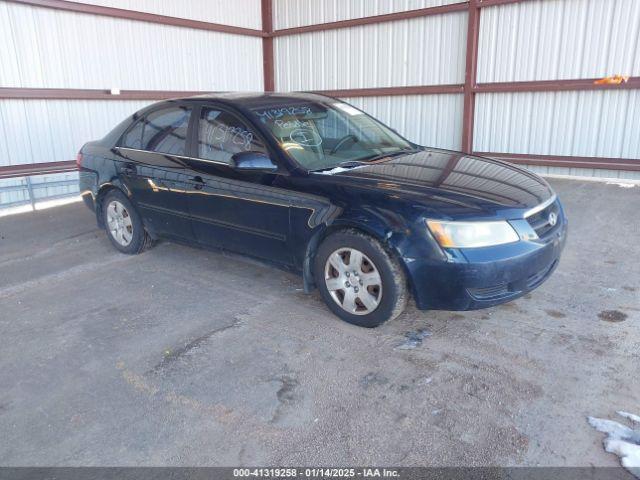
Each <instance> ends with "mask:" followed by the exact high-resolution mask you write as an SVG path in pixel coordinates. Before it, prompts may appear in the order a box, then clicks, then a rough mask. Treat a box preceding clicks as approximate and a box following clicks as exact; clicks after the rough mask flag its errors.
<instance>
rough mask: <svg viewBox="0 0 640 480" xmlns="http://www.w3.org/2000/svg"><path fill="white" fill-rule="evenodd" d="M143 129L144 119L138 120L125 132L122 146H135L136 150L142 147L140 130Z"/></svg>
mask: <svg viewBox="0 0 640 480" xmlns="http://www.w3.org/2000/svg"><path fill="white" fill-rule="evenodd" d="M143 130H144V119H142V120H138V122H137V123H136V124H135V125H134V126H133V127H132V128H131V129H130V130H129V131H128V132H127V134H126V135H125V136H124V138H123V139H122V146H123V147H129V148H135V149H136V150H140V149H142V132H143Z"/></svg>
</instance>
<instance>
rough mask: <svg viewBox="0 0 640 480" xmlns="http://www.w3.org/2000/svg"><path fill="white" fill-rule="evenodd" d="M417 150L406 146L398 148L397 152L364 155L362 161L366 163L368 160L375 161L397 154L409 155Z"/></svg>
mask: <svg viewBox="0 0 640 480" xmlns="http://www.w3.org/2000/svg"><path fill="white" fill-rule="evenodd" d="M417 151H418V150H416V149H415V148H407V149H402V150H398V151H397V152H392V153H381V154H380V155H373V156H371V157H366V158H363V159H362V161H363V162H366V163H370V162H375V161H376V160H381V159H383V158H391V157H397V156H399V155H409V154H410V153H415V152H417Z"/></svg>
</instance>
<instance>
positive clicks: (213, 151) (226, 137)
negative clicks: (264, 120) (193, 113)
mask: <svg viewBox="0 0 640 480" xmlns="http://www.w3.org/2000/svg"><path fill="white" fill-rule="evenodd" d="M248 151H254V152H263V153H267V149H266V148H265V146H264V143H262V141H261V140H260V139H259V138H258V137H257V136H256V135H255V134H254V133H253V130H251V129H250V128H248V127H247V126H246V125H245V124H244V123H242V122H241V121H240V120H238V119H237V118H236V117H235V116H234V115H231V114H229V113H227V112H223V111H221V110H216V109H213V108H203V109H202V111H201V114H200V121H199V125H198V156H199V157H200V158H203V159H206V160H215V161H217V162H224V163H229V161H230V160H231V157H232V156H233V155H234V154H236V153H239V152H248Z"/></svg>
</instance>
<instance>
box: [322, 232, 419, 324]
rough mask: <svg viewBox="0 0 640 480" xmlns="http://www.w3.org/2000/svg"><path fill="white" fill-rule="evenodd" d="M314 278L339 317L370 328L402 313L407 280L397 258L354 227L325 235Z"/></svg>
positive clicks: (328, 303) (323, 295) (405, 302)
mask: <svg viewBox="0 0 640 480" xmlns="http://www.w3.org/2000/svg"><path fill="white" fill-rule="evenodd" d="M314 276H315V282H316V285H317V286H318V289H319V290H320V294H321V295H322V298H323V299H324V301H325V303H326V304H327V306H328V307H329V308H330V309H331V311H333V313H335V314H336V315H337V316H338V317H340V318H341V319H342V320H344V321H346V322H349V323H352V324H354V325H359V326H361V327H368V328H373V327H377V326H378V325H381V324H382V323H384V322H386V321H388V320H392V319H394V318H395V317H397V316H398V315H400V314H401V313H402V311H403V310H404V308H405V306H406V304H407V297H408V292H407V282H406V278H405V274H404V271H403V270H402V267H401V265H400V263H399V262H398V260H397V259H396V258H394V257H393V256H392V255H391V254H390V253H389V252H387V251H386V250H385V249H384V248H383V247H382V245H381V244H380V242H378V241H377V240H375V239H374V238H373V237H370V236H369V235H366V234H364V233H361V232H358V231H356V230H347V231H341V232H337V233H334V234H332V235H330V236H329V237H327V238H326V239H325V240H324V241H323V242H322V244H321V245H320V248H318V252H317V254H316V257H315V262H314Z"/></svg>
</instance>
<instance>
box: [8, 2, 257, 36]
mask: <svg viewBox="0 0 640 480" xmlns="http://www.w3.org/2000/svg"><path fill="white" fill-rule="evenodd" d="M5 1H7V2H13V3H21V4H23V5H31V6H34V7H44V8H52V9H55V10H64V11H67V12H75V13H87V14H91V15H100V16H103V17H112V18H124V19H127V20H137V21H140V22H149V23H161V24H163V25H171V26H174V27H185V28H195V29H198V30H209V31H212V32H222V33H232V34H235V35H249V36H252V37H262V36H263V35H264V34H263V32H262V31H261V30H254V29H253V28H244V27H236V26H233V25H223V24H220V23H211V22H201V21H199V20H191V19H189V18H180V17H169V16H167V15H157V14H155V13H147V12H139V11H136V10H125V9H123V8H113V7H103V6H100V5H91V4H88V3H79V2H68V1H65V0H5Z"/></svg>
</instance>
